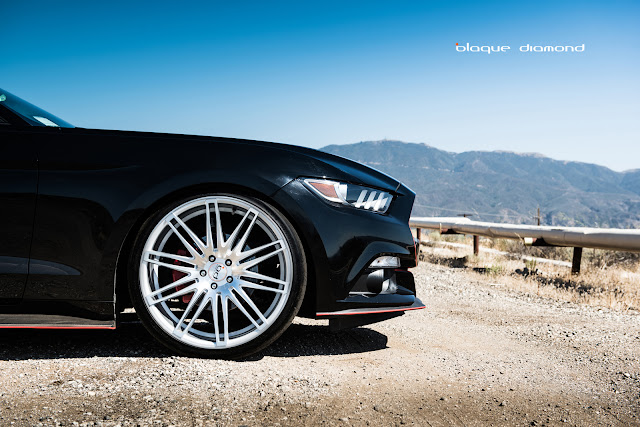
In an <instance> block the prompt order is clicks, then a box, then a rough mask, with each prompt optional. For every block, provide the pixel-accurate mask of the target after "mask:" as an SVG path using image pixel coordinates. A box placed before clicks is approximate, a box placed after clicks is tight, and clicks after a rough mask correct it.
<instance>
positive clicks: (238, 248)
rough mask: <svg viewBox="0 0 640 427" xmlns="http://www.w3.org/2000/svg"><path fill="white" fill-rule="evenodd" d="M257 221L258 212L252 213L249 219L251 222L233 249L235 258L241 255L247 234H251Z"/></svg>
mask: <svg viewBox="0 0 640 427" xmlns="http://www.w3.org/2000/svg"><path fill="white" fill-rule="evenodd" d="M257 219H258V212H255V211H254V212H253V218H251V222H250V223H249V225H248V226H247V229H246V230H245V232H244V234H243V235H242V238H240V241H239V242H238V244H237V245H236V247H235V252H236V256H239V255H241V254H242V248H243V247H244V244H245V243H246V242H247V239H248V238H249V234H251V230H252V229H253V224H255V223H256V220H257Z"/></svg>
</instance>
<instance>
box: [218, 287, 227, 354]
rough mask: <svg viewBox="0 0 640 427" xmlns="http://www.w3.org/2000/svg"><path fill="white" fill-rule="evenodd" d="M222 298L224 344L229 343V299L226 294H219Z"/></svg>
mask: <svg viewBox="0 0 640 427" xmlns="http://www.w3.org/2000/svg"><path fill="white" fill-rule="evenodd" d="M220 298H221V299H222V321H223V322H224V345H225V346H226V345H229V299H228V298H227V296H226V295H221V296H220Z"/></svg>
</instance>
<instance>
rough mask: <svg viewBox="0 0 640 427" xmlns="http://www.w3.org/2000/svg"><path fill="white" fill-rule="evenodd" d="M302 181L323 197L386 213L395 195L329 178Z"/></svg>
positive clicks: (331, 200)
mask: <svg viewBox="0 0 640 427" xmlns="http://www.w3.org/2000/svg"><path fill="white" fill-rule="evenodd" d="M302 182H304V184H305V185H306V186H307V187H308V188H309V189H311V190H312V191H313V192H314V193H316V194H318V195H319V196H321V197H322V198H323V199H325V200H327V201H329V202H333V203H339V204H342V205H348V206H353V207H354V208H358V209H364V210H370V211H373V212H377V213H385V212H386V211H387V209H388V208H389V205H390V204H391V199H393V196H392V195H391V194H389V193H387V192H385V191H380V190H377V189H373V188H368V187H363V186H361V185H355V184H347V183H343V182H338V181H331V180H327V179H311V178H307V179H303V180H302Z"/></svg>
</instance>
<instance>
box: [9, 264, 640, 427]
mask: <svg viewBox="0 0 640 427" xmlns="http://www.w3.org/2000/svg"><path fill="white" fill-rule="evenodd" d="M415 273H416V278H417V286H418V293H419V296H420V298H421V299H422V300H423V302H425V303H426V305H427V309H426V310H418V311H413V312H409V313H407V314H406V315H404V316H402V317H399V318H396V319H392V320H390V321H387V322H384V323H379V324H375V325H371V326H368V327H361V328H358V329H354V330H350V331H345V332H341V333H337V334H333V333H330V332H329V331H328V327H327V324H326V323H321V322H314V321H308V320H302V319H300V320H297V321H296V323H295V324H294V325H292V326H291V327H290V328H289V330H288V331H287V332H286V333H285V334H284V335H283V337H282V338H281V339H280V340H279V341H278V342H277V343H275V344H274V345H273V346H272V347H270V348H269V349H267V350H266V351H264V352H263V353H261V354H259V355H257V356H255V357H253V358H252V359H250V360H245V361H241V362H230V361H216V360H197V359H189V358H184V357H175V356H172V355H171V354H169V353H167V352H166V351H165V350H164V348H162V347H160V346H159V345H157V344H155V342H154V341H153V340H152V339H151V338H150V337H149V336H148V334H147V333H146V331H145V330H144V328H143V327H142V326H141V325H139V324H135V323H133V324H125V325H123V326H122V327H121V328H119V329H118V330H116V331H102V332H95V331H94V332H89V331H28V330H26V331H25V330H3V331H0V343H1V344H0V425H10V424H13V425H102V426H114V425H123V426H124V425H138V424H139V425H158V426H161V425H189V426H200V425H236V426H239V425H250V426H253V425H301V424H305V425H316V424H325V425H399V424H418V425H430V426H436V425H487V424H494V425H547V424H548V425H561V424H564V425H597V424H603V425H640V315H639V314H638V313H625V314H622V313H616V312H613V311H608V310H602V309H596V308H591V307H586V306H580V305H576V304H572V303H564V302H556V301H551V300H545V299H541V298H539V297H537V296H535V295H526V294H522V293H516V292H513V291H509V290H507V289H506V288H504V287H502V286H500V284H499V283H490V279H489V281H487V282H485V283H479V282H477V279H473V278H470V276H468V275H467V274H466V273H464V272H462V271H459V270H454V269H450V268H447V267H442V266H437V265H433V264H426V263H423V264H422V265H421V266H420V267H418V268H417V269H415ZM494 280H496V279H494ZM565 423H566V424H565Z"/></svg>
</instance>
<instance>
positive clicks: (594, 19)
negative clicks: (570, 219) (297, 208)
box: [0, 1, 640, 170]
mask: <svg viewBox="0 0 640 427" xmlns="http://www.w3.org/2000/svg"><path fill="white" fill-rule="evenodd" d="M185 4H186V2H185ZM0 16H2V21H1V25H0V39H1V40H3V42H4V43H3V51H2V54H1V56H0V58H1V59H0V87H2V88H3V89H5V90H8V91H10V92H12V93H14V94H16V95H18V96H21V97H23V98H25V99H27V100H28V101H30V102H32V103H34V104H36V105H38V106H41V107H43V108H45V109H47V110H49V111H51V112H52V113H53V114H55V115H57V116H59V117H61V118H63V119H65V120H67V121H69V122H71V123H73V124H75V125H76V126H82V127H95V128H106V129H129V130H145V131H157V132H176V133H194V134H204V135H218V136H229V137H238V138H251V139H261V140H269V141H279V142H286V143H291V144H297V145H305V146H310V147H314V148H319V147H322V146H325V145H328V144H346V143H353V142H358V141H362V140H378V139H383V138H388V139H400V140H404V141H410V142H425V143H428V144H430V145H433V146H435V147H438V148H441V149H444V150H449V151H456V152H460V151H467V150H510V151H518V152H540V153H543V154H545V155H547V156H550V157H553V158H557V159H561V160H577V161H585V162H592V163H598V164H602V165H605V166H608V167H610V168H612V169H614V170H626V169H634V168H640V156H639V155H638V154H640V148H639V147H640V120H639V118H640V83H639V80H640V79H639V78H638V76H640V25H639V23H640V2H637V1H636V2H624V1H619V2H616V1H610V2H605V1H602V2H584V1H574V2H538V3H535V4H531V3H529V2H464V1H461V2H444V1H443V2H426V1H425V2H402V1H396V2H389V1H380V2H377V1H365V2H358V1H350V2H344V1H340V2H337V1H336V2H333V1H322V2H313V1H308V2H301V1H296V2H277V1H275V2H215V1H207V2H200V3H197V2H189V4H186V5H183V4H179V3H178V2H162V1H154V2H147V3H145V2H132V1H127V2H121V1H111V2H86V1H83V2H65V1H60V2H38V1H31V2H7V1H2V2H0ZM467 42H469V43H471V44H472V45H509V46H511V51H510V52H508V53H506V54H491V55H487V54H482V53H459V52H456V50H455V43H460V44H465V43H467ZM526 43H529V44H532V45H534V44H535V45H549V44H551V45H556V44H560V45H578V44H582V43H584V44H585V51H584V52H583V53H572V54H566V53H565V54H559V53H521V52H518V47H519V46H520V45H523V44H526Z"/></svg>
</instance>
